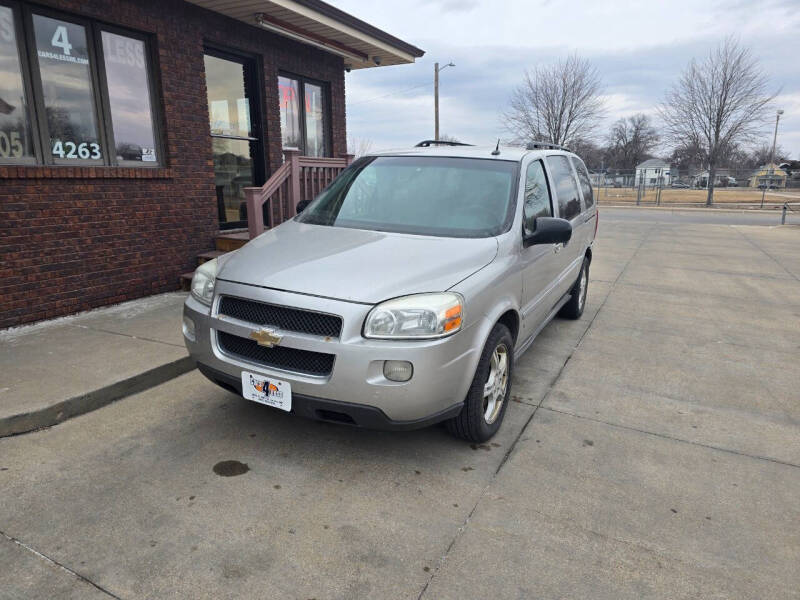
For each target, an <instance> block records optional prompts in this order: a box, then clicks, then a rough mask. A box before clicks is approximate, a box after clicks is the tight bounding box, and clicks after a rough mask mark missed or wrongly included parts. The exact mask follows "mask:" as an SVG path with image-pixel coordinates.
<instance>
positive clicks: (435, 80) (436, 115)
mask: <svg viewBox="0 0 800 600" xmlns="http://www.w3.org/2000/svg"><path fill="white" fill-rule="evenodd" d="M433 115H434V117H433V119H434V126H433V139H435V140H436V141H437V142H438V141H439V63H438V62H437V63H436V64H434V65H433ZM762 204H763V201H762Z"/></svg>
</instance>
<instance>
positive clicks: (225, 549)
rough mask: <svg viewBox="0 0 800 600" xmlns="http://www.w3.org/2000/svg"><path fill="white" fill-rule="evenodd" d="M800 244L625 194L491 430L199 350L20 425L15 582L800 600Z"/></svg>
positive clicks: (10, 449) (0, 462)
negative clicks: (278, 401) (415, 413)
mask: <svg viewBox="0 0 800 600" xmlns="http://www.w3.org/2000/svg"><path fill="white" fill-rule="evenodd" d="M743 229H745V230H744V231H743ZM792 245H794V247H795V248H797V247H798V245H800V229H797V228H794V229H791V228H767V227H759V228H756V227H749V228H741V227H737V226H731V225H705V224H690V225H686V224H678V223H672V222H670V223H662V222H659V220H658V218H657V217H655V218H647V219H645V220H644V221H641V222H636V221H632V220H629V219H625V220H623V219H619V220H615V219H614V211H613V210H605V211H604V212H603V215H602V217H601V225H600V237H599V239H598V242H597V245H596V249H595V261H594V263H593V265H592V269H591V276H592V282H591V285H590V293H589V305H588V307H587V312H586V314H585V315H584V317H583V318H582V319H581V320H579V321H576V322H572V321H563V320H557V321H554V322H553V323H552V324H551V325H549V326H548V327H547V328H546V329H545V330H544V331H543V332H542V334H541V336H540V338H539V339H538V340H537V342H536V343H535V344H534V346H533V347H532V348H531V350H530V351H529V352H528V353H526V355H525V356H524V357H522V359H521V360H520V361H519V362H518V364H517V369H516V372H515V374H514V390H513V393H514V398H513V400H514V401H513V402H511V403H510V405H509V410H508V414H507V416H506V422H505V423H504V426H503V428H502V429H501V432H500V434H499V435H498V436H497V438H496V439H494V440H492V443H490V444H485V445H480V446H479V445H476V446H474V447H470V445H468V444H464V443H462V442H459V441H457V440H455V439H452V438H451V437H449V436H448V435H447V433H446V432H445V431H444V430H443V429H442V428H439V427H435V428H431V429H427V430H422V431H417V432H406V433H380V432H371V431H361V430H354V429H350V428H346V427H342V426H335V425H329V424H320V423H314V422H310V421H305V420H301V419H296V418H292V417H290V416H288V415H285V414H283V413H279V412H277V411H273V410H270V409H267V408H263V407H260V406H258V405H255V404H250V403H247V402H245V401H244V400H241V399H238V398H236V397H235V396H233V395H231V394H228V393H226V392H224V391H222V390H220V389H218V388H216V387H214V386H212V385H211V384H210V383H208V382H206V381H205V380H204V379H203V378H202V377H201V376H200V375H199V374H197V373H196V372H193V373H189V374H186V375H183V376H181V377H179V378H177V379H174V380H173V381H170V382H168V383H166V384H163V385H161V386H158V387H156V388H153V389H151V390H148V391H146V392H143V393H141V394H138V395H136V396H133V397H130V398H127V399H124V400H121V401H119V402H117V403H115V404H112V405H109V406H106V407H105V408H102V409H100V410H97V411H95V412H93V413H90V414H87V415H84V416H81V417H78V418H76V419H73V420H71V421H69V422H66V423H63V424H61V425H58V426H57V427H54V428H52V429H49V430H44V431H39V432H35V433H30V434H26V435H22V436H16V437H11V438H4V439H0V532H2V536H0V564H2V565H3V566H7V567H9V568H8V569H7V570H6V571H7V572H11V573H12V574H13V576H12V579H11V583H10V586H9V585H7V584H5V583H4V585H3V586H2V587H0V589H2V591H0V597H2V594H3V593H5V594H6V595H8V596H9V597H42V598H46V597H53V596H54V595H63V596H66V597H69V594H72V595H73V596H75V597H87V596H89V593H95V594H98V593H99V594H100V595H101V596H100V597H102V595H104V594H105V595H108V596H112V597H118V598H136V597H148V598H156V597H159V598H160V597H165V596H177V597H193V598H228V597H230V598H234V597H287V598H317V599H320V600H321V599H323V598H423V599H427V598H437V599H438V598H485V597H492V598H549V597H558V598H565V597H575V598H589V597H591V598H609V599H612V598H614V599H616V598H697V597H702V598H754V597H758V598H800V572H798V570H797V568H796V567H797V565H798V564H800V528H798V527H797V523H800V505H799V504H798V502H797V499H798V498H799V497H800V447H799V446H798V439H800V402H798V393H797V390H798V389H800V369H797V368H796V362H797V358H798V350H799V349H800V319H798V317H800V281H798V279H797V275H796V272H797V271H796V269H797V263H796V260H797V259H796V255H797V252H796V250H795V251H794V252H793V251H792V250H791V248H792ZM793 261H794V262H793ZM659 273H661V276H659ZM177 326H178V325H177V323H176V328H177ZM226 460H232V461H240V462H241V463H244V464H246V465H247V472H245V473H243V474H241V475H238V476H231V477H225V476H220V475H218V474H216V473H215V471H214V467H215V465H216V466H217V470H218V471H219V470H220V469H221V467H220V466H219V463H220V462H221V461H226ZM241 470H244V468H242V469H241ZM43 557H47V558H43ZM59 565H60V566H59ZM84 588H85V589H87V590H89V591H88V592H87V593H86V594H81V591H82V590H83V589H84ZM53 590H65V591H64V592H63V593H60V592H54V591H53Z"/></svg>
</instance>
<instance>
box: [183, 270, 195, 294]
mask: <svg viewBox="0 0 800 600" xmlns="http://www.w3.org/2000/svg"><path fill="white" fill-rule="evenodd" d="M192 277H194V271H192V272H191V273H184V274H183V275H181V289H182V290H183V291H184V292H188V291H189V290H191V289H192Z"/></svg>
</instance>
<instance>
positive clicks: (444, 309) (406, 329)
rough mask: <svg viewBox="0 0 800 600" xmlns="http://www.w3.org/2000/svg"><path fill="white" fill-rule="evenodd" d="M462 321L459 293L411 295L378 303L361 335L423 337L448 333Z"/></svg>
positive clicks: (405, 337)
mask: <svg viewBox="0 0 800 600" xmlns="http://www.w3.org/2000/svg"><path fill="white" fill-rule="evenodd" d="M463 322H464V298H463V297H462V296H461V295H460V294H454V293H452V292H443V293H438V294H414V295H413V296H403V297H401V298H395V299H394V300H387V301H386V302H382V303H381V304H378V305H377V306H376V307H375V308H373V309H372V310H371V311H370V312H369V314H368V315H367V320H366V321H364V337H367V338H378V339H424V338H438V337H444V336H446V335H451V334H453V333H455V332H456V331H458V330H459V329H461V325H462V323H463Z"/></svg>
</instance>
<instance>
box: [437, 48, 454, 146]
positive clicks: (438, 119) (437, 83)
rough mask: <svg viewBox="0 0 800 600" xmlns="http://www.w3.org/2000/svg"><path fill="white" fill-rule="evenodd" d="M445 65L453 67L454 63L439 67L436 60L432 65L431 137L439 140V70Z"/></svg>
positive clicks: (444, 67) (442, 69) (443, 68)
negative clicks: (432, 124)
mask: <svg viewBox="0 0 800 600" xmlns="http://www.w3.org/2000/svg"><path fill="white" fill-rule="evenodd" d="M447 67H455V65H454V64H453V63H452V62H449V63H447V64H446V65H445V66H443V67H442V68H441V69H440V68H439V63H438V62H437V63H434V65H433V120H434V129H433V132H434V135H433V139H435V140H436V141H439V71H444V70H445V69H446V68H447Z"/></svg>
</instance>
